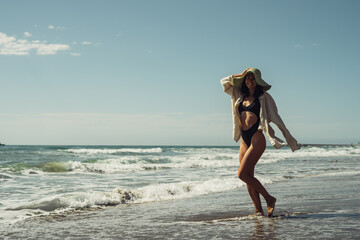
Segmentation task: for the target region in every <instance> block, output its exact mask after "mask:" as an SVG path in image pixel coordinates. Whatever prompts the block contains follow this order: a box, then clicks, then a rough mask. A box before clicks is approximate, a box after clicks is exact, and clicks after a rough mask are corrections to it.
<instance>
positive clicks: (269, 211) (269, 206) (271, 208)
mask: <svg viewBox="0 0 360 240" xmlns="http://www.w3.org/2000/svg"><path fill="white" fill-rule="evenodd" d="M275 203H276V198H274V197H271V201H270V202H268V203H267V214H266V216H267V217H271V216H272V214H273V212H274V210H275Z"/></svg>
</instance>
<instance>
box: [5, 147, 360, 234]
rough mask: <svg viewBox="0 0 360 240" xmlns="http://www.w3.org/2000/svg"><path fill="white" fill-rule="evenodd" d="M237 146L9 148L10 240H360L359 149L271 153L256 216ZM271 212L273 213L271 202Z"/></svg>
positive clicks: (262, 169) (262, 167) (263, 167)
mask: <svg viewBox="0 0 360 240" xmlns="http://www.w3.org/2000/svg"><path fill="white" fill-rule="evenodd" d="M238 151H239V147H238V146H235V147H233V146H2V147H0V238H3V239H39V238H40V239H100V238H102V239H360V233H359V229H360V191H359V189H360V171H359V170H360V164H359V163H360V147H359V146H338V147H336V146H317V147H314V146H308V147H303V148H302V149H301V150H299V151H296V152H292V151H291V150H290V149H289V148H283V149H274V148H272V147H267V149H266V151H265V153H264V154H263V156H262V157H261V159H260V161H259V162H258V164H257V165H256V168H255V177H257V178H258V179H259V180H260V182H262V183H263V185H264V186H265V188H266V189H267V190H268V191H269V193H270V194H271V195H273V196H275V197H276V198H277V205H276V208H275V213H274V217H272V218H266V217H261V216H260V217H259V216H257V217H253V216H249V215H250V214H252V213H253V211H254V207H253V205H252V202H251V199H250V197H249V195H248V193H247V190H246V186H245V184H244V183H243V182H242V181H240V180H239V179H238V178H237V169H238V166H239V160H238ZM262 201H263V208H264V209H266V205H265V201H264V200H263V199H262Z"/></svg>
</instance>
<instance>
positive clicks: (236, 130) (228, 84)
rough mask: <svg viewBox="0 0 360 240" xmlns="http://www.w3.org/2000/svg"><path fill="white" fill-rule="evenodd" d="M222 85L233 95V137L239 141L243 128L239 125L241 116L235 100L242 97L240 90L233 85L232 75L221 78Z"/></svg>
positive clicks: (226, 91)
mask: <svg viewBox="0 0 360 240" xmlns="http://www.w3.org/2000/svg"><path fill="white" fill-rule="evenodd" d="M220 82H221V85H222V87H223V89H224V92H225V93H227V94H229V95H230V96H231V108H232V111H231V112H232V117H233V139H234V140H235V142H238V141H239V139H240V135H241V129H240V125H239V121H240V119H239V117H238V115H237V114H236V111H235V102H236V100H237V99H238V98H239V97H240V91H239V90H238V89H236V88H234V87H233V85H232V76H227V77H224V78H223V79H221V80H220Z"/></svg>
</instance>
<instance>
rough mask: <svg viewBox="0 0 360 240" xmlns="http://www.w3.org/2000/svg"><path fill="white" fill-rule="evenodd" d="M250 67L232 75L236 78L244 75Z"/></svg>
mask: <svg viewBox="0 0 360 240" xmlns="http://www.w3.org/2000/svg"><path fill="white" fill-rule="evenodd" d="M249 69H250V68H249V67H248V68H247V69H245V70H244V71H243V72H242V73H240V74H233V75H232V77H233V78H236V77H242V76H244V75H245V74H246V72H247V70H249Z"/></svg>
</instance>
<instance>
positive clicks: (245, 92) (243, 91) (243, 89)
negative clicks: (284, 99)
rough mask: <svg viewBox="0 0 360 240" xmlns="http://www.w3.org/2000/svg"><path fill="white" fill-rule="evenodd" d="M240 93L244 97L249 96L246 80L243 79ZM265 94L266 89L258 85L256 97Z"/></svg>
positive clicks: (255, 92)
mask: <svg viewBox="0 0 360 240" xmlns="http://www.w3.org/2000/svg"><path fill="white" fill-rule="evenodd" d="M240 93H241V95H242V96H243V97H244V98H245V97H248V96H249V88H248V87H247V86H246V84H245V80H244V81H243V84H242V85H241V88H240ZM263 94H264V90H263V89H262V87H260V86H259V85H256V88H255V91H254V98H258V97H260V96H261V95H263Z"/></svg>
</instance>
